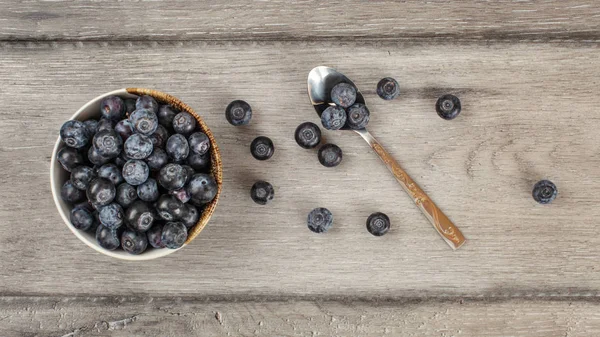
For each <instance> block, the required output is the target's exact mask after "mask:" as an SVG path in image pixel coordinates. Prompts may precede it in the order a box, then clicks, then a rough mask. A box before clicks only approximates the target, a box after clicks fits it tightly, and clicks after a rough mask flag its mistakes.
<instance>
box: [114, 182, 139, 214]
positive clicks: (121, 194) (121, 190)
mask: <svg viewBox="0 0 600 337" xmlns="http://www.w3.org/2000/svg"><path fill="white" fill-rule="evenodd" d="M137 197H138V196H137V189H136V188H135V187H134V186H131V185H129V184H128V183H122V184H121V185H119V186H118V187H117V194H116V197H115V200H116V201H117V202H118V203H119V205H121V206H123V207H124V208H127V207H129V206H130V205H131V204H133V202H134V201H136V200H137Z"/></svg>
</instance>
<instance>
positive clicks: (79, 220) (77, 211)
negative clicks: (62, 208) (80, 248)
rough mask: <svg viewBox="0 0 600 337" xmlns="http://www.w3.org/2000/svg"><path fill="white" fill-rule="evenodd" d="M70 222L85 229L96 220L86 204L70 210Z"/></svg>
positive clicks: (78, 227)
mask: <svg viewBox="0 0 600 337" xmlns="http://www.w3.org/2000/svg"><path fill="white" fill-rule="evenodd" d="M70 220H71V224H72V225H73V227H75V228H77V229H81V230H83V231H87V230H89V229H90V228H92V226H93V225H94V223H95V222H96V219H95V218H94V215H93V214H92V212H91V210H90V209H89V207H87V206H75V207H73V209H72V210H71V215H70Z"/></svg>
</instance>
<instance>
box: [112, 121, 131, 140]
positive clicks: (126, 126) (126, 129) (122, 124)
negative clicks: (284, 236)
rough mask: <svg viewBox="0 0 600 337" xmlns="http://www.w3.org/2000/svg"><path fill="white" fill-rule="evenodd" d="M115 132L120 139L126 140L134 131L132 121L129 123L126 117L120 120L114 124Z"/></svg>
mask: <svg viewBox="0 0 600 337" xmlns="http://www.w3.org/2000/svg"><path fill="white" fill-rule="evenodd" d="M115 132H116V133H118V134H119V136H121V139H123V141H126V140H127V138H129V137H130V136H131V135H133V133H134V132H135V130H134V128H133V123H131V121H129V120H128V119H123V120H120V121H119V122H118V123H117V124H116V125H115Z"/></svg>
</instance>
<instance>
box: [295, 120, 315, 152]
mask: <svg viewBox="0 0 600 337" xmlns="http://www.w3.org/2000/svg"><path fill="white" fill-rule="evenodd" d="M294 138H295V139H296V143H298V145H300V147H302V148H305V149H313V148H315V147H317V145H319V143H321V129H319V127H318V126H317V124H315V123H311V122H304V123H302V124H300V125H298V127H297V128H296V132H295V133H294Z"/></svg>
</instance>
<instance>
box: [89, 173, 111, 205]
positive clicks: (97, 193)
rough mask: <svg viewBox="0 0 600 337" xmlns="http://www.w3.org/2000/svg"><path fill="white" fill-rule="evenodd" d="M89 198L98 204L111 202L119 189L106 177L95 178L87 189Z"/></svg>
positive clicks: (94, 203)
mask: <svg viewBox="0 0 600 337" xmlns="http://www.w3.org/2000/svg"><path fill="white" fill-rule="evenodd" d="M86 194H87V198H88V200H89V201H90V202H91V203H92V204H93V205H97V206H104V205H108V204H110V203H111V202H112V201H113V200H114V199H115V195H116V194H117V191H116V189H115V185H114V184H113V183H112V182H111V181H110V180H108V179H106V178H95V179H94V180H92V182H90V185H89V186H88V188H87V191H86Z"/></svg>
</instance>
